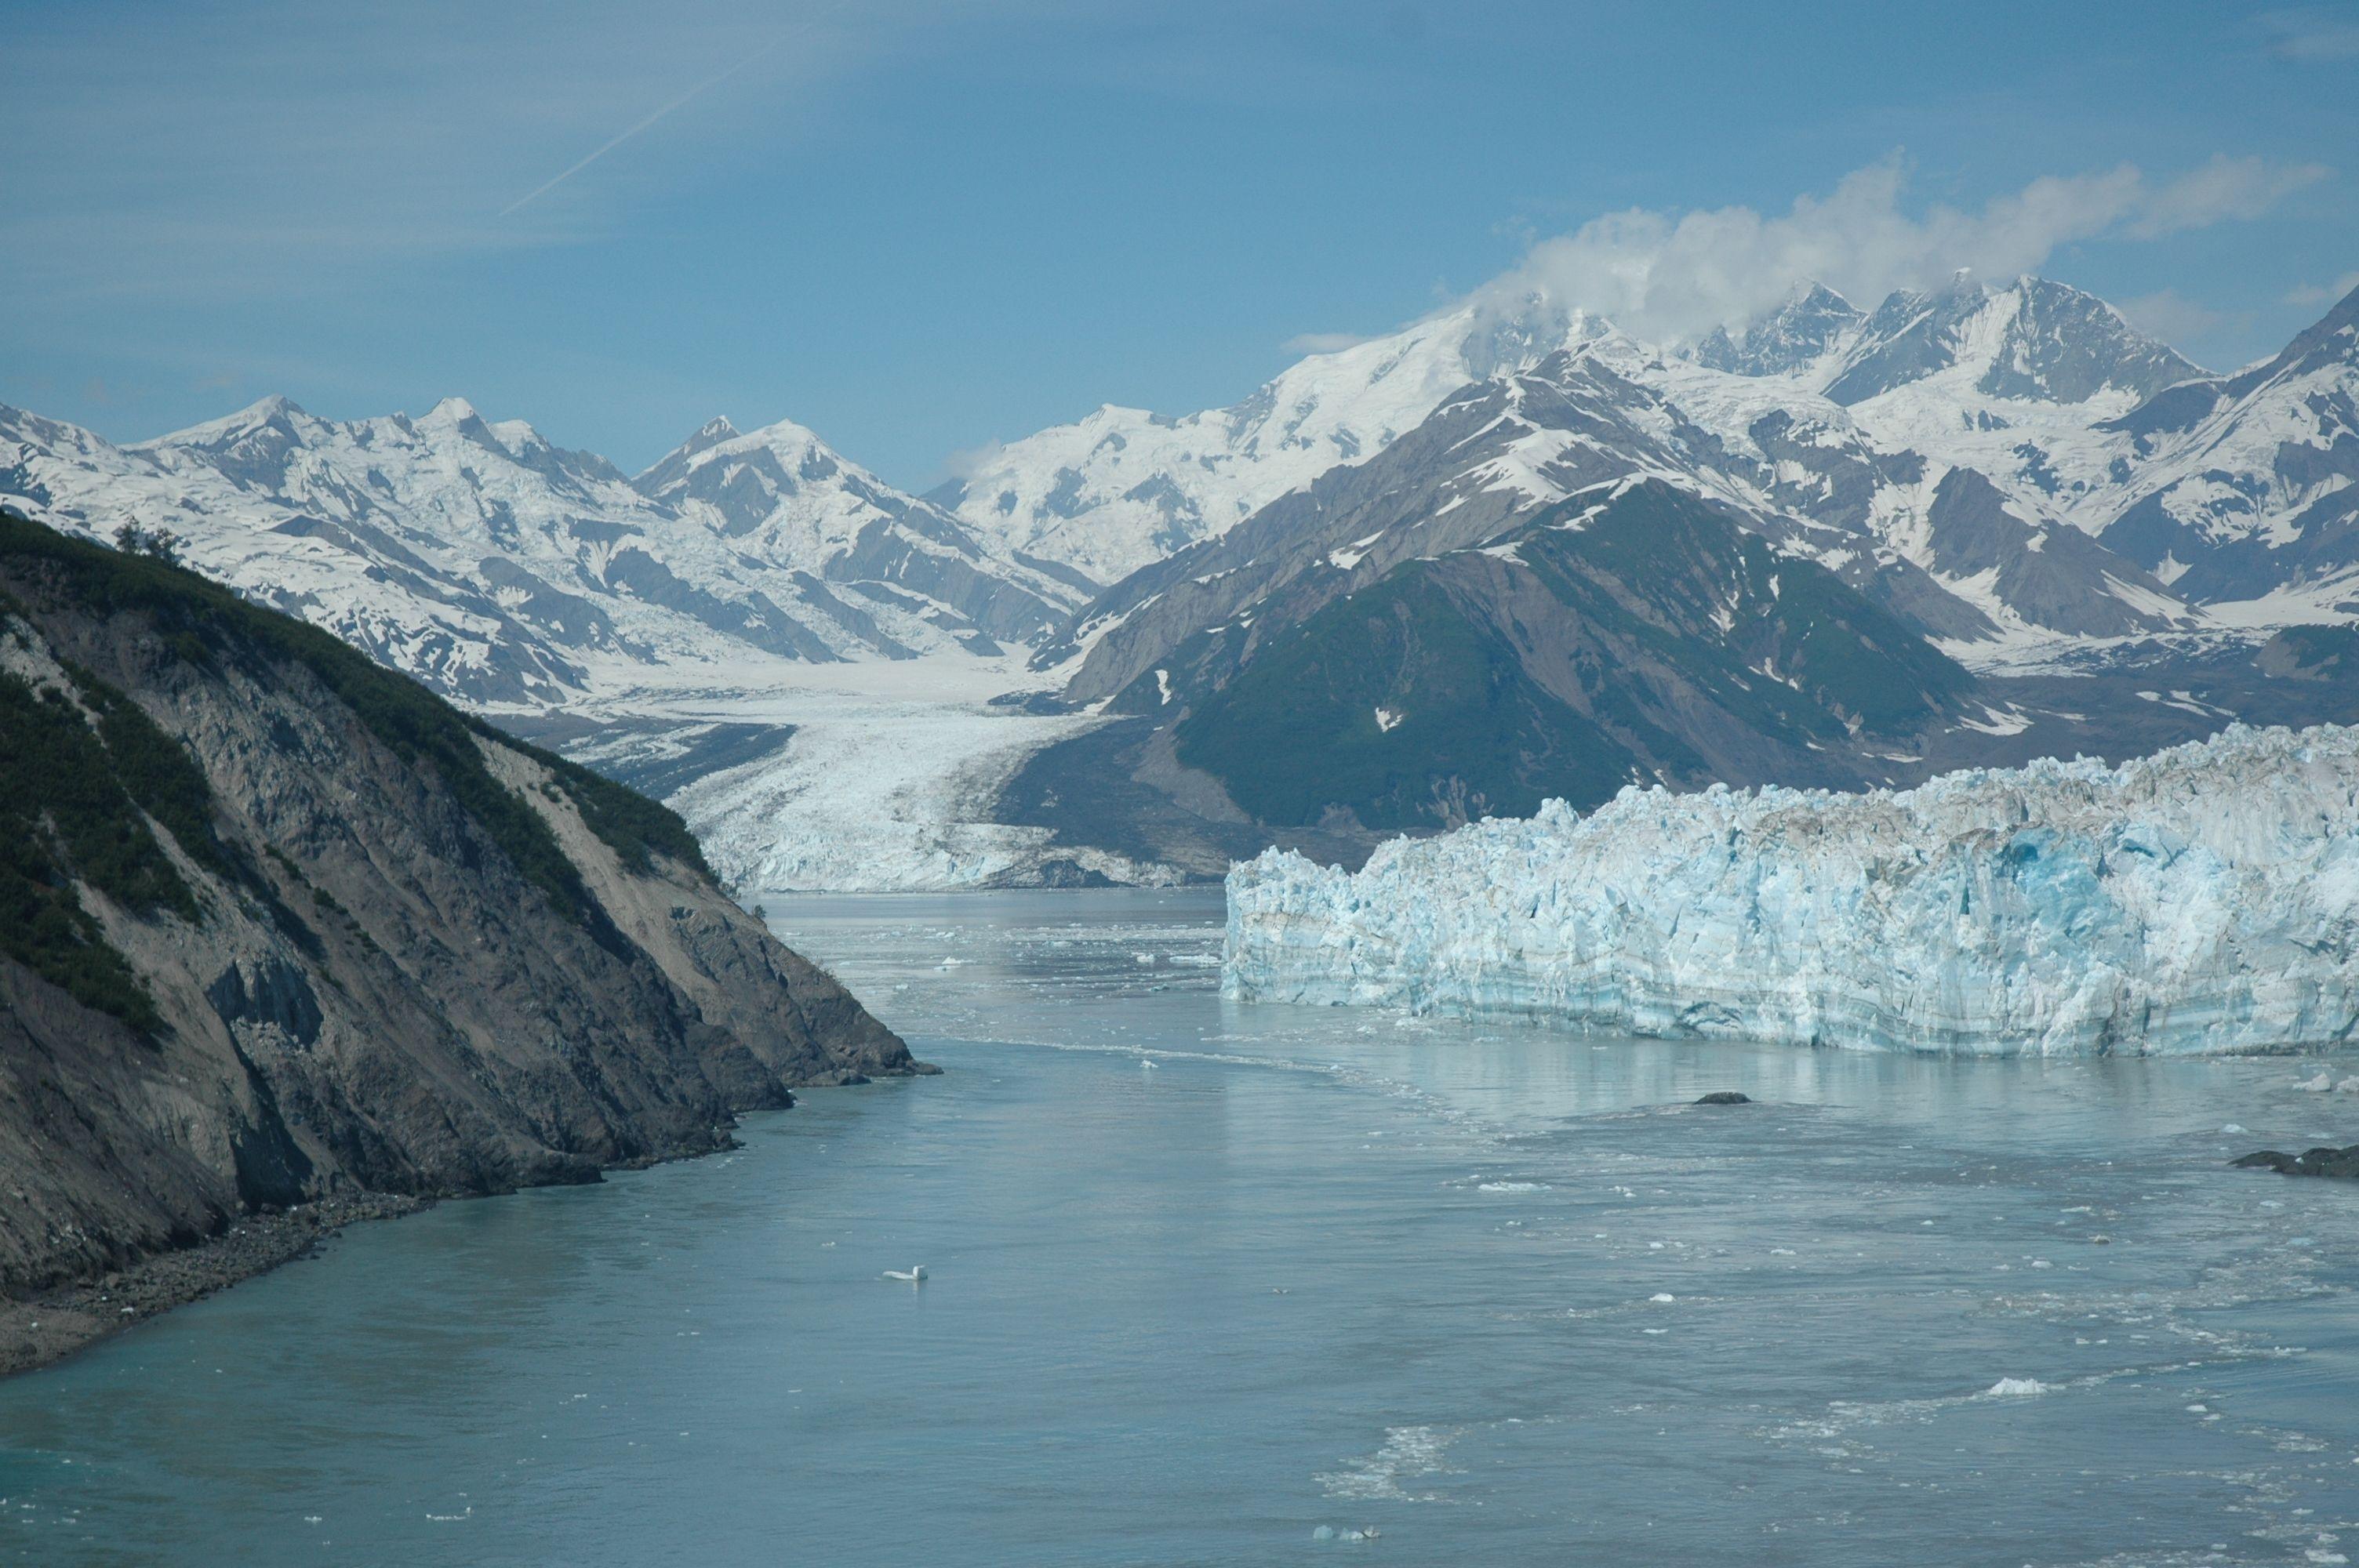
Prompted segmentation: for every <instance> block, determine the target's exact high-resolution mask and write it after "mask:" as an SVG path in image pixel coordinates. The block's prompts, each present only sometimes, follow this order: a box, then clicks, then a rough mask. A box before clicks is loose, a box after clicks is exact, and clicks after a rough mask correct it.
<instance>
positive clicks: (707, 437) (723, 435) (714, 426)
mask: <svg viewBox="0 0 2359 1568" xmlns="http://www.w3.org/2000/svg"><path fill="white" fill-rule="evenodd" d="M736 435H737V427H736V426H734V425H732V424H731V423H730V422H729V416H728V415H726V414H716V415H714V416H712V418H710V419H707V420H706V421H705V422H704V423H703V424H702V425H701V426H699V427H697V431H696V434H695V435H693V436H691V437H690V438H689V439H690V440H692V441H702V442H704V443H705V444H706V445H707V446H711V445H712V444H713V443H714V442H717V441H727V440H734V438H736Z"/></svg>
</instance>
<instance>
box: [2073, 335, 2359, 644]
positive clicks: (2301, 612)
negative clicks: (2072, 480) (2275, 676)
mask: <svg viewBox="0 0 2359 1568" xmlns="http://www.w3.org/2000/svg"><path fill="white" fill-rule="evenodd" d="M2101 429H2102V431H2103V433H2104V434H2105V435H2106V436H2108V437H2110V438H2113V439H2114V444H2115V445H2114V450H2113V453H2112V460H2113V461H2114V463H2116V464H2117V465H2118V468H2117V470H2115V471H2116V475H2117V481H2116V484H2115V486H2114V489H2113V490H2112V491H2111V492H2108V493H2107V494H2106V495H2105V496H2104V498H2103V500H2104V510H2103V512H2102V513H2098V514H2097V515H2099V516H2102V517H2103V523H2102V527H2101V529H2100V536H2101V537H2102V538H2103V539H2104V541H2105V543H2106V544H2107V545H2108V546H2112V547H2113V548H2114V549H2116V550H2118V551H2120V552H2121V553H2122V554H2124V555H2125V556H2128V557H2131V558H2132V559H2134V560H2137V561H2139V562H2142V563H2143V564H2145V565H2146V566H2147V567H2149V568H2152V569H2153V571H2154V573H2155V575H2156V576H2157V577H2159V578H2161V579H2164V580H2166V581H2169V583H2170V584H2171V585H2172V586H2173V587H2174V588H2176V589H2179V590H2180V592H2182V593H2184V594H2186V595H2188V596H2190V597H2191V598H2195V599H2198V600H2206V601H2229V602H2233V601H2251V602H2252V609H2251V611H2250V613H2249V614H2248V615H2247V616H2246V618H2247V619H2250V620H2252V621H2254V622H2258V623H2264V624H2266V623H2268V622H2282V621H2290V620H2299V619H2310V620H2328V619H2333V620H2342V619H2347V618H2349V617H2351V616H2353V615H2354V614H2359V581H2354V579H2359V529H2354V527H2353V526H2352V524H2353V523H2354V520H2359V289H2354V290H2353V291H2352V292H2351V293H2350V294H2348V295H2346V296H2344V297H2343V300H2342V302H2341V303H2339V304H2338V305H2336V306H2335V307H2334V308H2333V309H2332V311H2330V312H2328V314H2327V315H2326V317H2325V318H2324V319H2322V320H2321V321H2320V322H2319V323H2318V324H2317V325H2316V326H2313V327H2311V328H2310V330H2308V331H2306V332H2304V333H2302V334H2301V335H2300V336H2299V337H2298V338H2296V339H2295V340H2294V341H2292V342H2291V343H2289V344H2288V345H2287V347H2286V349H2285V351H2284V352H2282V353H2280V354H2278V355H2277V357H2275V358H2274V359H2270V360H2267V361H2265V362H2262V363H2260V364H2257V365H2255V366H2253V367H2251V368H2250V369H2248V370H2245V371H2243V372H2240V373H2237V374H2235V375H2233V376H2223V377H2205V378H2202V379H2200V380H2193V381H2187V382H2182V383H2181V384H2179V385H2177V386H2173V387H2171V388H2169V390H2167V391H2165V392H2162V393H2160V394H2158V395H2156V396H2155V397H2153V398H2151V399H2149V400H2148V401H2147V402H2146V403H2144V404H2143V405H2141V406H2139V407H2137V408H2136V409H2134V410H2131V411H2130V412H2129V413H2127V414H2125V415H2124V416H2122V417H2120V418H2118V419H2114V420H2111V421H2108V422H2107V423H2106V424H2104V426H2103V427H2101ZM2094 520H2095V519H2094V518H2093V519H2092V521H2094Z"/></svg>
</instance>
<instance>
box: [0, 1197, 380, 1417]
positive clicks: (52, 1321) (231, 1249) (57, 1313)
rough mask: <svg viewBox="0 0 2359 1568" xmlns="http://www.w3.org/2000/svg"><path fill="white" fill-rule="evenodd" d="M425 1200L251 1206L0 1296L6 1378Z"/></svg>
mask: <svg viewBox="0 0 2359 1568" xmlns="http://www.w3.org/2000/svg"><path fill="white" fill-rule="evenodd" d="M426 1206H427V1204H426V1203H425V1202H424V1201H422V1200H420V1199H418V1198H412V1197H402V1196H398V1195H394V1194H391V1193H361V1194H358V1195H353V1196H349V1197H330V1198H321V1199H320V1200H319V1201H317V1202H315V1203H307V1204H301V1205H299V1206H296V1207H294V1208H290V1209H288V1210H287V1211H286V1212H284V1213H282V1214H266V1215H265V1214H254V1215H246V1216H245V1217H241V1218H240V1219H239V1220H237V1222H236V1223H234V1224H233V1225H232V1226H231V1227H229V1228H228V1229H227V1230H225V1231H223V1233H222V1234H221V1235H219V1236H215V1237H212V1238H208V1239H206V1240H204V1241H202V1242H200V1243H199V1244H198V1245H196V1246H194V1247H188V1248H183V1249H179V1250H178V1251H174V1252H163V1253H158V1254H157V1255H156V1256H155V1257H152V1258H143V1259H141V1260H139V1261H137V1262H136V1263H133V1264H131V1265H130V1266H129V1267H127V1268H123V1269H117V1270H115V1271H112V1272H110V1273H106V1274H103V1275H100V1276H99V1277H98V1278H96V1279H94V1280H85V1281H81V1282H79V1283H76V1284H71V1285H60V1286H58V1287H56V1288H55V1289H53V1290H49V1291H45V1292H39V1293H38V1294H36V1295H32V1296H28V1297H26V1298H24V1299H23V1300H20V1301H6V1302H0V1377H5V1376H6V1375H8V1374H10V1373H15V1372H26V1371H30V1370H32V1369H33V1368H36V1367H46V1366H48V1365H49V1363H50V1362H53V1361H58V1360H61V1359H63V1358H64V1357H68V1356H71V1355H72V1354H73V1353H74V1352H75V1351H77V1350H80V1349H82V1347H83V1346H86V1345H91V1344H93V1343H95V1342H97V1341H98V1340H101V1339H104V1338H106V1337H108V1336H111V1335H114V1334H115V1333H118V1332H120V1331H121V1330H123V1329H125V1328H128V1327H130V1326H131V1325H133V1324H136V1323H144V1322H146V1321H147V1319H148V1318H151V1317H153V1316H155V1315H156V1314H158V1313H161V1312H168V1311H169V1310H170V1309H172V1308H173V1307H176V1306H185V1305H186V1304H188V1303H190V1302H193V1301H199V1300H201V1299H202V1298H204V1297H206V1296H209V1295H212V1293H213V1292H215V1291H218V1290H223V1289H225V1288H227V1287H228V1286H231V1285H234V1284H236V1283H237V1282H238V1281H241V1280H250V1279H252V1278H253V1277H254V1276H255V1275H256V1274H265V1273H268V1272H269V1271H271V1270H273V1269H276V1268H277V1267H278V1266H279V1265H280V1264H281V1263H288V1262H292V1261H294V1260H296V1259H298V1258H309V1257H312V1256H315V1255H317V1253H318V1252H319V1250H320V1249H321V1247H322V1246H323V1245H324V1244H325V1243H326V1242H328V1241H329V1240H330V1239H332V1238H334V1237H335V1236H337V1235H339V1234H341V1233H342V1229H343V1227H345V1226H347V1225H351V1224H354V1223H356V1222H358V1221H361V1220H366V1219H389V1218H392V1217H396V1216H398V1215H405V1214H414V1213H416V1212H417V1211H418V1210H419V1209H421V1208H424V1207H426Z"/></svg>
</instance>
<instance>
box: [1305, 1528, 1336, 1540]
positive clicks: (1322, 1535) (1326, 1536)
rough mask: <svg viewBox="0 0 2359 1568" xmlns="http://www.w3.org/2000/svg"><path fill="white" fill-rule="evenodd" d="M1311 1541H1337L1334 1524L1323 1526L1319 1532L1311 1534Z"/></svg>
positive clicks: (1313, 1531) (1314, 1531) (1315, 1531)
mask: <svg viewBox="0 0 2359 1568" xmlns="http://www.w3.org/2000/svg"><path fill="white" fill-rule="evenodd" d="M1310 1539H1311V1540H1313V1541H1332V1540H1334V1539H1335V1527H1334V1526H1333V1525H1332V1524H1322V1525H1321V1526H1320V1527H1319V1528H1318V1529H1317V1530H1312V1531H1311V1532H1310Z"/></svg>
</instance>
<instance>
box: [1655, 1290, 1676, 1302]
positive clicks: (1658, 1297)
mask: <svg viewBox="0 0 2359 1568" xmlns="http://www.w3.org/2000/svg"><path fill="white" fill-rule="evenodd" d="M1679 1299H1680V1298H1679V1297H1677V1296H1675V1295H1673V1294H1671V1293H1670V1292H1669V1291H1657V1292H1655V1293H1654V1294H1653V1295H1651V1296H1648V1297H1647V1300H1648V1301H1650V1302H1662V1303H1666V1304H1668V1303H1671V1302H1675V1301H1677V1300H1679Z"/></svg>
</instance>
